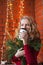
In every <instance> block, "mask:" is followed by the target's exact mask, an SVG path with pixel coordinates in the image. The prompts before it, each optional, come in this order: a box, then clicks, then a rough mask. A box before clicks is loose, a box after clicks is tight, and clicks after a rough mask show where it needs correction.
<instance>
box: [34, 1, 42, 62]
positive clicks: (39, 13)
mask: <svg viewBox="0 0 43 65" xmlns="http://www.w3.org/2000/svg"><path fill="white" fill-rule="evenodd" d="M35 20H36V22H37V28H38V29H39V32H40V38H41V43H42V44H43V0H35ZM39 60H40V61H41V62H43V47H41V50H40V53H39Z"/></svg>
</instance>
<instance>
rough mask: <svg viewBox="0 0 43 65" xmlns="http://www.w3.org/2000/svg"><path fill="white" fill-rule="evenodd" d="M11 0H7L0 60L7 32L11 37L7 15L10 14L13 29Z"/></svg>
mask: <svg viewBox="0 0 43 65" xmlns="http://www.w3.org/2000/svg"><path fill="white" fill-rule="evenodd" d="M12 6H13V4H12V0H7V11H6V12H7V14H6V23H5V33H4V39H3V45H2V48H1V52H2V54H1V60H2V58H3V53H4V46H5V42H6V39H7V38H6V35H7V34H8V35H9V37H10V38H11V34H10V33H9V31H8V30H9V27H8V25H9V18H8V17H9V15H10V19H11V20H12V23H13V30H14V18H13V11H12Z"/></svg>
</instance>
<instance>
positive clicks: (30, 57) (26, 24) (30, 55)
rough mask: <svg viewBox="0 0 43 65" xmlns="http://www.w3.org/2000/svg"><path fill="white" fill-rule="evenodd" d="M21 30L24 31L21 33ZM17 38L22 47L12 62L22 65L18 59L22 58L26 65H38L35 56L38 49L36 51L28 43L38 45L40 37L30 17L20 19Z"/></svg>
mask: <svg viewBox="0 0 43 65" xmlns="http://www.w3.org/2000/svg"><path fill="white" fill-rule="evenodd" d="M21 29H22V30H24V31H21ZM18 37H19V38H20V39H21V40H22V41H23V45H24V47H23V48H20V49H18V50H17V52H16V53H15V55H14V56H13V57H12V61H13V62H15V64H16V65H22V63H21V59H20V57H21V56H24V57H25V60H26V62H25V63H26V65H38V63H37V55H38V52H39V49H38V50H37V51H36V48H35V47H33V46H31V45H30V43H32V45H33V44H34V43H35V44H38V43H40V35H39V32H38V30H37V25H36V23H35V22H34V21H33V20H32V18H31V17H28V16H23V17H22V18H21V20H20V30H19V35H18Z"/></svg>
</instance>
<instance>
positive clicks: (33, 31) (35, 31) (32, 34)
mask: <svg viewBox="0 0 43 65" xmlns="http://www.w3.org/2000/svg"><path fill="white" fill-rule="evenodd" d="M22 19H27V20H29V22H30V26H31V32H30V34H29V36H30V39H32V40H33V39H38V40H40V33H39V31H38V29H37V23H36V22H35V21H34V19H33V18H32V17H30V16H23V17H22V18H21V19H20V21H21V20H22ZM24 23H25V22H24ZM20 25H21V22H20V23H19V26H18V29H17V31H16V32H17V33H16V36H18V35H19V30H20Z"/></svg>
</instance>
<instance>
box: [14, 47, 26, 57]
mask: <svg viewBox="0 0 43 65" xmlns="http://www.w3.org/2000/svg"><path fill="white" fill-rule="evenodd" d="M24 54H25V52H24V50H22V48H20V49H19V50H17V52H16V54H15V56H16V57H21V56H24Z"/></svg>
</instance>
